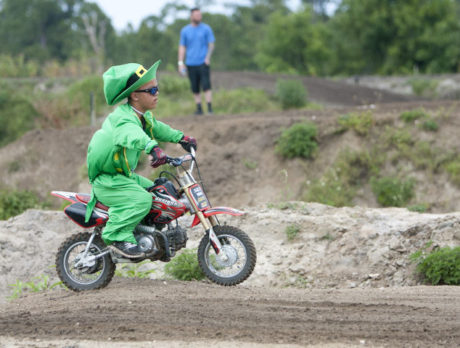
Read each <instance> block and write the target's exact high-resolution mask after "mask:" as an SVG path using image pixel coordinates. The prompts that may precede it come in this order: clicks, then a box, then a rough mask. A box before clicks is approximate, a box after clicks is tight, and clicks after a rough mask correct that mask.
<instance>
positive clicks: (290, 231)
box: [284, 224, 300, 240]
mask: <svg viewBox="0 0 460 348" xmlns="http://www.w3.org/2000/svg"><path fill="white" fill-rule="evenodd" d="M284 232H285V233H286V237H287V239H288V240H293V239H294V238H295V237H297V235H298V234H299V232H300V227H299V226H298V225H296V224H292V225H289V226H287V227H286V229H285V230H284Z"/></svg>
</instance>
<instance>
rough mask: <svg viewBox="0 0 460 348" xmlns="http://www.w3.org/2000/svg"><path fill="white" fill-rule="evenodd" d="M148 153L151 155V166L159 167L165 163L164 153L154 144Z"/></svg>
mask: <svg viewBox="0 0 460 348" xmlns="http://www.w3.org/2000/svg"><path fill="white" fill-rule="evenodd" d="M150 155H151V156H152V160H151V161H150V165H151V166H152V167H153V168H156V167H159V166H161V165H162V164H165V163H166V154H165V153H164V151H163V150H162V149H161V148H160V147H159V146H154V147H153V149H152V151H150Z"/></svg>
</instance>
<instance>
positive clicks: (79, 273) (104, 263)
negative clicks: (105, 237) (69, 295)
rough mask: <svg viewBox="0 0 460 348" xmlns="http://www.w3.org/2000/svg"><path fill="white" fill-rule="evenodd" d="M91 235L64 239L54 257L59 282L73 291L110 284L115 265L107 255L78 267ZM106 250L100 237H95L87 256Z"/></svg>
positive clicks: (92, 288)
mask: <svg viewBox="0 0 460 348" xmlns="http://www.w3.org/2000/svg"><path fill="white" fill-rule="evenodd" d="M90 237H91V233H78V234H75V235H73V236H71V237H69V238H68V239H66V240H65V241H64V242H63V243H62V244H61V246H60V247H59V250H58V252H57V255H56V270H57V273H58V276H59V278H60V279H61V281H62V282H63V283H64V284H65V285H66V286H67V287H68V288H69V289H71V290H73V291H84V290H94V289H100V288H103V287H105V286H107V284H109V283H110V281H111V280H112V277H113V275H114V273H115V264H114V263H113V262H112V259H111V258H110V255H109V254H106V255H104V256H103V257H101V258H98V259H95V260H94V261H93V262H91V263H87V264H85V265H84V266H79V265H78V261H79V260H80V259H81V258H82V257H83V254H84V250H85V248H86V245H87V244H88V241H89V238H90ZM105 248H106V245H105V243H104V242H103V241H102V239H101V237H100V236H98V235H97V236H95V238H94V239H93V242H92V243H91V245H90V248H89V250H88V255H95V254H98V253H100V252H101V251H102V250H103V249H105Z"/></svg>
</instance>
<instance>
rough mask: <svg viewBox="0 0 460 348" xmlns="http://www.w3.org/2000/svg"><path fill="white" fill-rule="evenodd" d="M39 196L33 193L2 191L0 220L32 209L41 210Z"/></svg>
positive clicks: (0, 195) (0, 194) (0, 196)
mask: <svg viewBox="0 0 460 348" xmlns="http://www.w3.org/2000/svg"><path fill="white" fill-rule="evenodd" d="M42 206H43V205H42V204H40V203H39V199H38V196H37V195H36V194H35V193H34V192H31V191H27V190H26V191H12V190H6V189H4V190H0V220H6V219H9V218H10V217H12V216H16V215H19V214H21V213H22V212H23V211H25V210H27V209H30V208H40V207H42Z"/></svg>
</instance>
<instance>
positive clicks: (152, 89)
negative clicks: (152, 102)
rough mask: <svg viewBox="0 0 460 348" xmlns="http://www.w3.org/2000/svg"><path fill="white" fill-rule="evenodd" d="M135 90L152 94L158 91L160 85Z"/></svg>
mask: <svg viewBox="0 0 460 348" xmlns="http://www.w3.org/2000/svg"><path fill="white" fill-rule="evenodd" d="M134 92H144V93H150V94H151V95H155V94H157V93H158V86H155V87H152V88H148V89H138V90H137V91H134Z"/></svg>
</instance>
